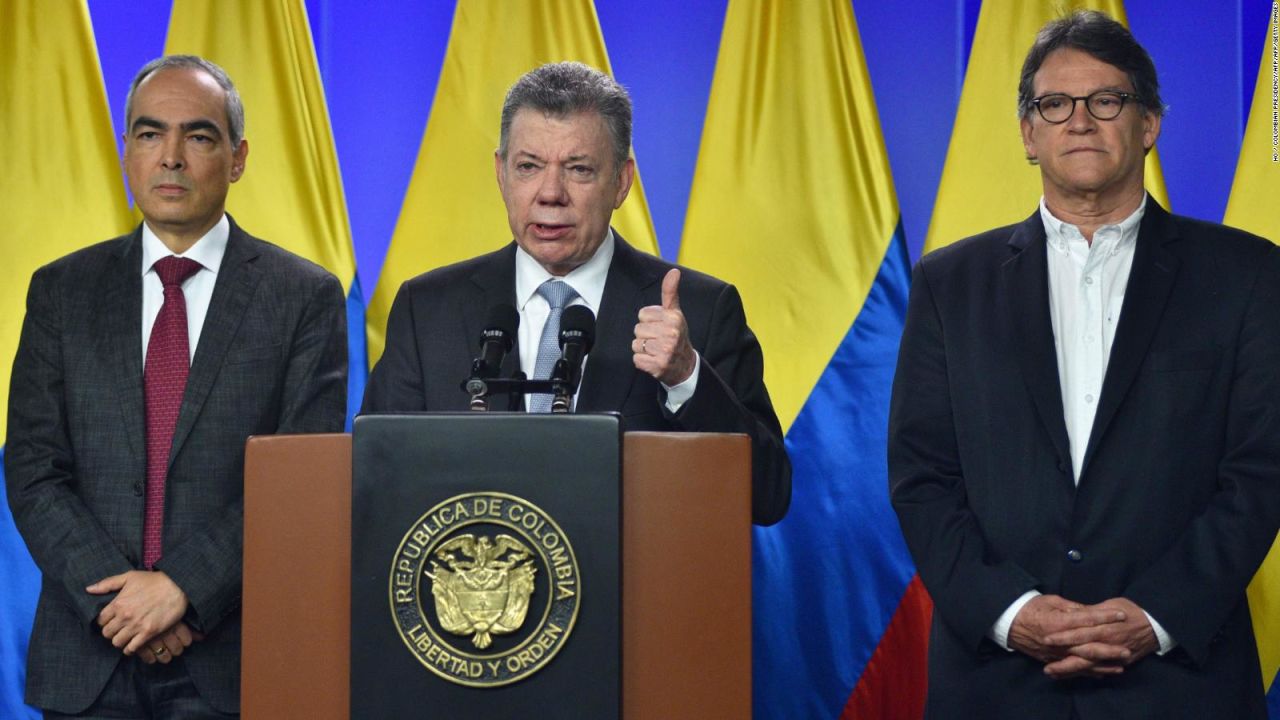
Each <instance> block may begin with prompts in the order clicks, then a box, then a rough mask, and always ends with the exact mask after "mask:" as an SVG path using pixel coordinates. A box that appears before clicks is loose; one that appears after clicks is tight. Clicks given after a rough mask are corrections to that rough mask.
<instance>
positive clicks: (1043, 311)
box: [889, 198, 1280, 720]
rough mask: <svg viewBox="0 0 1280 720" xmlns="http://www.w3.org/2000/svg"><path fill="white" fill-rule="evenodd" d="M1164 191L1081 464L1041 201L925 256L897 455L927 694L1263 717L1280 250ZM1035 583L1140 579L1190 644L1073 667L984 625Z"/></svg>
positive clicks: (1277, 425) (894, 418)
mask: <svg viewBox="0 0 1280 720" xmlns="http://www.w3.org/2000/svg"><path fill="white" fill-rule="evenodd" d="M1146 207H1147V209H1146V212H1145V215H1144V216H1143V219H1142V223H1141V226H1140V229H1139V234H1138V240H1137V246H1136V249H1135V254H1134V259H1133V267H1132V271H1131V274H1130V276H1129V284H1128V287H1127V290H1126V293H1125V298H1124V303H1123V308H1122V310H1121V315H1120V320H1119V325H1118V326H1117V331H1116V337H1115V342H1114V344H1113V346H1112V350H1111V357H1110V362H1109V365H1108V367H1107V373H1106V377H1105V379H1104V381H1103V386H1102V393H1101V396H1100V398H1099V401H1098V409H1097V415H1096V417H1095V420H1094V425H1093V430H1092V433H1091V435H1090V438H1089V445H1088V447H1087V449H1086V453H1085V459H1084V465H1083V468H1082V471H1081V473H1080V482H1079V486H1078V487H1077V486H1076V485H1075V484H1074V483H1073V481H1072V468H1071V455H1070V453H1069V452H1068V441H1067V431H1066V426H1065V422H1064V419H1063V409H1062V399H1061V394H1060V390H1059V384H1058V369H1057V360H1056V352H1055V350H1054V338H1053V330H1052V326H1051V323H1050V319H1049V290H1048V280H1047V278H1048V275H1047V265H1046V244H1045V231H1044V226H1043V223H1042V222H1041V219H1040V216H1039V213H1038V212H1037V213H1034V214H1033V215H1032V216H1031V217H1029V218H1028V219H1027V220H1025V221H1024V222H1022V223H1020V224H1017V225H1011V226H1009V227H1004V228H1000V229H998V230H993V231H990V232H987V233H984V234H982V235H978V236H976V237H972V238H969V239H967V240H964V241H962V242H959V243H956V244H955V245H953V246H950V247H947V248H944V249H942V250H939V251H937V252H935V253H932V254H930V255H928V256H927V257H925V258H924V259H923V260H921V262H920V263H919V264H918V265H917V266H916V269H915V273H914V278H913V283H912V288H911V299H910V303H909V306H908V311H907V321H906V327H905V330H904V333H903V338H902V347H901V351H900V355H899V359H898V371H897V376H896V377H895V378H894V388H893V400H892V403H891V410H890V421H889V473H890V490H891V494H892V500H893V505H894V508H895V509H896V510H897V513H898V518H899V520H900V522H901V524H902V531H903V534H904V536H905V537H906V540H907V544H908V546H909V547H910V550H911V554H912V556H913V557H914V559H915V561H916V565H917V567H918V569H919V572H920V576H921V578H922V579H923V580H924V583H925V586H926V587H927V588H928V590H929V593H930V594H931V596H932V597H933V600H934V607H935V613H934V619H933V631H932V635H931V637H930V644H929V696H928V711H927V713H928V717H931V718H972V717H983V718H1006V717H1007V718H1026V717H1037V718H1063V719H1064V720H1065V718H1067V717H1068V714H1069V712H1070V708H1071V707H1072V706H1074V708H1075V712H1076V716H1077V717H1080V718H1083V719H1084V720H1089V719H1091V718H1121V717H1123V718H1171V717H1185V718H1193V717H1194V718H1223V719H1224V720H1226V719H1227V718H1230V719H1232V720H1238V719H1240V718H1263V717H1265V714H1266V713H1265V710H1264V708H1263V697H1262V685H1261V683H1260V681H1259V679H1260V677H1261V671H1260V669H1259V664H1258V656H1257V650H1256V647H1255V643H1254V637H1253V629H1252V624H1251V622H1250V617H1249V608H1248V604H1247V602H1246V599H1245V587H1246V586H1247V584H1248V583H1249V581H1250V579H1251V578H1252V577H1253V574H1254V572H1255V571H1256V570H1257V568H1258V566H1259V565H1260V564H1261V562H1262V559H1263V558H1264V556H1265V555H1266V553H1267V550H1268V548H1270V546H1271V542H1272V540H1273V539H1274V538H1275V535H1276V529H1277V526H1278V525H1280V250H1277V249H1276V248H1275V247H1274V246H1272V245H1271V244H1270V243H1268V242H1266V241H1265V240H1263V239H1261V238H1258V237H1255V236H1252V235H1249V234H1247V233H1244V232H1241V231H1238V230H1233V229H1231V228H1226V227H1223V226H1221V225H1215V224H1211V223H1205V222H1199V221H1196V220H1192V219H1189V218H1184V217H1178V216H1173V215H1170V214H1169V213H1168V212H1166V211H1165V210H1164V209H1163V208H1161V207H1160V206H1159V205H1157V204H1156V202H1155V201H1154V200H1153V199H1151V198H1148V199H1147V206H1146ZM1071 550H1075V551H1078V553H1080V555H1079V557H1078V559H1074V560H1073V559H1071V558H1072V557H1075V555H1074V554H1073V555H1072V556H1071V557H1069V556H1068V551H1071ZM1032 588H1035V589H1038V590H1040V591H1041V592H1044V593H1056V594H1060V595H1062V596H1064V597H1066V598H1068V599H1071V600H1076V601H1079V602H1083V603H1096V602H1100V601H1102V600H1105V599H1107V598H1111V597H1117V596H1123V597H1126V598H1129V599H1130V600H1132V601H1134V602H1135V603H1137V604H1138V605H1139V606H1140V607H1142V608H1143V609H1144V610H1146V611H1147V612H1148V613H1150V614H1151V616H1152V617H1154V618H1155V619H1156V620H1158V621H1159V622H1160V623H1161V625H1163V626H1164V628H1165V629H1166V630H1168V632H1169V633H1170V635H1172V637H1173V638H1174V640H1175V641H1176V642H1177V643H1178V646H1177V648H1176V649H1175V650H1173V651H1172V652H1170V653H1168V654H1167V655H1165V656H1156V655H1151V656H1148V657H1147V658H1144V659H1143V660H1141V661H1139V662H1138V663H1136V664H1135V665H1133V666H1131V667H1129V668H1128V669H1126V671H1125V672H1124V674H1123V675H1121V676H1119V677H1116V678H1112V679H1106V680H1092V679H1078V680H1072V681H1067V682H1059V681H1054V680H1052V679H1050V678H1048V677H1047V676H1045V675H1044V674H1043V673H1042V672H1041V671H1042V666H1041V665H1040V663H1038V662H1036V661H1034V660H1032V659H1031V658H1029V657H1027V656H1025V655H1022V654H1020V653H1009V652H1006V651H1004V650H1003V649H999V648H997V647H996V645H995V644H994V643H993V642H991V641H990V640H988V639H986V637H985V634H986V632H987V631H988V629H989V628H990V627H991V625H992V624H993V623H994V622H995V620H996V618H997V617H998V616H999V615H1000V614H1001V613H1002V612H1003V611H1004V610H1005V609H1006V608H1007V607H1008V606H1009V604H1010V603H1012V602H1013V601H1014V600H1015V599H1016V598H1017V597H1018V596H1019V595H1021V594H1022V593H1023V592H1025V591H1027V590H1029V589H1032Z"/></svg>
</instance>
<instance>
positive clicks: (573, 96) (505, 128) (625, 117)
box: [498, 62, 631, 170]
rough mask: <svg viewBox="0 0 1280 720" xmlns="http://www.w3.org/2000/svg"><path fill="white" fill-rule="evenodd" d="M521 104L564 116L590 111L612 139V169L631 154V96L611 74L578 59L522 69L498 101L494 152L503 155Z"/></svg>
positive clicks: (618, 166) (505, 153)
mask: <svg viewBox="0 0 1280 720" xmlns="http://www.w3.org/2000/svg"><path fill="white" fill-rule="evenodd" d="M524 108H529V109H530V110H537V111H538V112H541V113H543V114H545V115H550V116H552V117H557V118H564V117H568V116H569V115H572V114H574V113H580V112H594V113H598V114H599V115H600V117H601V119H603V120H604V124H605V127H607V128H608V130H609V137H610V139H611V140H612V141H613V160H614V167H615V169H618V170H620V169H621V168H622V164H623V163H625V162H626V161H627V157H629V156H630V154H631V96H630V95H628V94H627V90H626V88H624V87H622V86H621V85H619V84H618V83H617V81H615V80H614V79H613V78H611V77H609V76H608V75H606V74H604V73H602V72H600V71H599V70H596V69H595V68H592V67H588V66H586V65H583V64H582V63H580V62H559V63H550V64H547V65H543V66H541V67H537V68H534V69H533V70H530V71H529V72H527V73H525V74H524V75H522V76H521V77H520V79H519V80H517V81H516V83H515V84H514V85H512V86H511V89H510V90H508V91H507V99H506V100H505V101H503V103H502V128H501V131H500V133H499V136H498V137H499V141H498V155H499V156H500V157H501V158H502V159H503V160H506V159H507V140H508V138H509V137H510V135H511V121H512V120H514V119H515V116H516V113H517V112H519V111H520V110H522V109H524Z"/></svg>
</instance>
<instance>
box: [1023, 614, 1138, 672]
mask: <svg viewBox="0 0 1280 720" xmlns="http://www.w3.org/2000/svg"><path fill="white" fill-rule="evenodd" d="M1124 619H1125V614H1124V612H1123V611H1119V610H1114V609H1110V610H1109V609H1099V608H1097V607H1088V606H1085V605H1081V604H1080V603H1077V602H1072V601H1070V600H1067V599H1066V598H1064V597H1061V596H1059V595H1039V596H1037V597H1035V598H1032V599H1031V601H1030V602H1028V603H1027V604H1026V605H1024V606H1022V609H1021V610H1019V611H1018V614H1017V616H1016V617H1014V619H1013V624H1012V625H1011V626H1010V627H1009V647H1011V648H1013V649H1014V650H1017V651H1018V652H1021V653H1025V654H1027V655H1030V656H1031V657H1033V658H1035V659H1036V660H1039V661H1040V662H1042V663H1045V664H1046V665H1047V664H1049V663H1053V662H1057V661H1058V660H1062V659H1063V658H1065V657H1067V656H1068V655H1073V654H1076V652H1073V648H1072V646H1070V645H1065V644H1054V643H1050V642H1048V641H1047V640H1046V638H1048V637H1049V636H1050V635H1053V634H1054V633H1057V632H1062V631H1063V630H1075V629H1077V628H1085V627H1096V626H1099V625H1106V624H1109V623H1117V622H1124ZM1075 650H1076V651H1080V650H1082V648H1076V649H1075ZM1086 652H1087V653H1088V657H1081V658H1079V660H1080V661H1083V662H1079V661H1078V664H1079V667H1078V669H1077V671H1076V672H1074V673H1072V675H1091V676H1094V677H1106V676H1110V675H1118V674H1120V673H1122V672H1124V663H1125V662H1126V661H1127V660H1128V658H1129V655H1130V653H1129V649H1128V648H1126V647H1124V646H1122V645H1108V644H1104V643H1090V645H1089V647H1088V649H1087V651H1086Z"/></svg>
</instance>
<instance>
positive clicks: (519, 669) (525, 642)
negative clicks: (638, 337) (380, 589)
mask: <svg viewBox="0 0 1280 720" xmlns="http://www.w3.org/2000/svg"><path fill="white" fill-rule="evenodd" d="M581 594H582V587H581V580H580V578H579V576H578V562H577V558H576V557H575V556H574V554H573V547H572V546H571V545H570V543H569V539H568V537H566V536H565V534H564V532H563V531H562V530H561V529H560V527H559V526H558V525H557V524H556V522H555V521H554V520H553V519H552V518H551V517H550V516H548V515H547V514H546V513H545V512H543V511H542V510H541V509H540V508H538V507H537V506H536V505H534V504H533V503H530V502H529V501H527V500H525V499H523V498H519V497H516V496H514V495H508V494H505V493H494V492H479V493H467V494H464V495H458V496H455V497H451V498H449V499H448V500H445V501H443V502H441V503H440V504H438V505H436V506H435V507H433V508H431V509H430V510H428V511H427V512H426V513H424V514H423V515H422V517H420V518H419V519H418V520H417V521H416V522H415V523H414V524H413V526H412V527H410V528H409V530H408V532H406V533H405V535H404V539H403V540H401V542H400V546H399V547H398V548H397V549H396V553H395V556H394V558H393V560H392V566H391V581H390V588H389V598H390V601H391V615H392V618H393V620H394V622H395V626H396V631H397V632H398V633H399V635H400V638H401V639H402V640H403V641H404V643H405V646H406V647H407V648H408V649H409V651H410V652H411V653H413V655H414V657H416V658H417V659H418V661H419V662H421V663H422V665H423V666H425V667H426V668H427V669H428V670H430V671H431V672H433V673H435V674H436V675H439V676H440V677H442V678H444V679H446V680H448V681H450V682H454V683H458V684H460V685H468V686H471V687H497V686H501V685H507V684H510V683H513V682H516V681H518V680H521V679H523V678H526V677H528V676H529V675H531V674H533V673H535V672H537V671H538V670H540V669H542V668H543V667H545V666H546V664H547V663H548V662H550V661H551V659H552V658H553V657H554V656H555V655H556V653H557V652H558V651H559V650H560V648H561V647H562V646H563V645H564V643H565V641H566V640H567V639H568V637H569V634H570V632H571V631H572V630H573V624H574V622H575V620H576V619H577V616H578V603H579V599H580V597H581Z"/></svg>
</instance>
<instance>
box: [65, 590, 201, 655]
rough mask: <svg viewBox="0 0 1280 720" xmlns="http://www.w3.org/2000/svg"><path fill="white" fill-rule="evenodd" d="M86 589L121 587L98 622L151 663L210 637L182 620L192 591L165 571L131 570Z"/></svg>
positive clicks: (130, 651)
mask: <svg viewBox="0 0 1280 720" xmlns="http://www.w3.org/2000/svg"><path fill="white" fill-rule="evenodd" d="M85 590H86V591H87V592H89V593H91V594H93V595H105V594H107V593H112V592H114V593H116V596H115V597H114V598H112V600H111V602H109V603H107V606H106V607H104V608H103V609H102V612H100V613H98V619H97V622H98V625H99V626H101V627H102V636H103V637H105V638H107V639H108V640H110V641H111V644H112V645H114V646H115V647H118V648H120V649H121V650H122V651H123V652H124V654H125V655H133V654H135V653H136V654H137V655H138V657H139V658H141V659H142V661H143V662H145V663H147V664H151V663H154V662H161V663H168V662H170V661H171V660H173V658H175V657H178V656H179V655H181V654H182V653H183V652H184V651H185V650H186V649H187V648H188V647H190V646H191V643H193V642H195V641H196V640H202V639H204V638H203V636H202V635H200V633H197V632H195V631H194V630H192V629H191V628H190V627H189V626H188V625H187V624H186V623H185V622H183V621H182V617H183V615H185V614H186V612H187V596H186V594H185V593H183V592H182V589H181V588H179V587H178V585H177V584H176V583H174V582H173V580H171V579H170V578H169V576H168V575H166V574H164V573H163V572H159V571H146V570H130V571H129V572H126V573H121V574H119V575H112V576H110V577H106V578H103V579H101V580H99V581H98V582H96V583H94V584H92V585H90V586H89V587H87V588H85Z"/></svg>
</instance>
